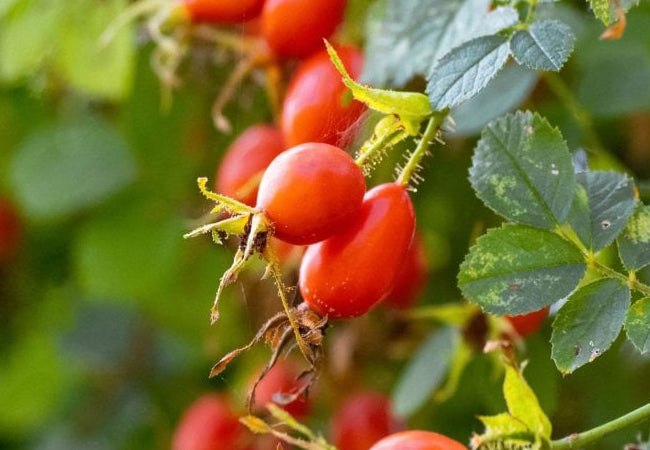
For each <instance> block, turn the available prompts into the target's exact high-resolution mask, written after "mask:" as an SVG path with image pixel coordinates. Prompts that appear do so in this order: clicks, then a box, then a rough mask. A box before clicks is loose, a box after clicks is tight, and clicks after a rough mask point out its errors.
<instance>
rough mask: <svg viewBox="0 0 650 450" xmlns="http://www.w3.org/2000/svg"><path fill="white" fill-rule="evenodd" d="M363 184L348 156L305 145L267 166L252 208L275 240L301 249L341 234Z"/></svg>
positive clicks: (359, 198)
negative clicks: (260, 214)
mask: <svg viewBox="0 0 650 450" xmlns="http://www.w3.org/2000/svg"><path fill="white" fill-rule="evenodd" d="M365 189H366V182H365V180H364V178H363V174H362V173H361V170H360V169H359V167H358V166H357V165H356V164H355V162H354V160H353V159H352V157H350V155H348V154H347V153H345V152H344V151H343V150H341V149H340V148H338V147H334V146H332V145H329V144H320V143H308V144H302V145H298V146H297V147H293V148H291V149H289V150H286V151H284V152H282V153H281V154H280V155H279V156H278V157H277V158H275V159H274V160H273V162H272V163H271V165H269V167H268V169H266V172H264V176H263V177H262V182H261V183H260V188H259V194H258V195H257V207H258V208H261V209H263V210H264V211H265V213H266V216H267V218H268V219H269V220H270V221H271V222H272V223H273V225H274V228H275V236H276V237H277V238H278V239H282V240H283V241H285V242H289V243H290V244H296V245H307V244H313V243H315V242H319V241H322V240H323V239H325V238H327V237H329V236H331V235H332V234H334V233H336V232H338V231H340V230H341V229H343V228H345V227H346V226H347V225H348V223H349V222H350V221H351V220H352V219H353V218H354V217H355V216H356V215H357V213H358V212H359V210H360V208H361V202H362V200H363V194H364V191H365Z"/></svg>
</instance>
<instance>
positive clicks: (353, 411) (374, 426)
mask: <svg viewBox="0 0 650 450" xmlns="http://www.w3.org/2000/svg"><path fill="white" fill-rule="evenodd" d="M402 428H403V427H402V424H401V423H400V422H399V421H398V420H397V419H396V418H395V417H394V416H393V413H392V410H391V403H390V401H389V400H388V399H387V398H386V397H385V396H383V395H381V394H379V393H376V392H359V393H357V394H355V395H352V396H350V397H348V398H347V400H346V401H345V403H343V404H342V405H341V407H340V408H339V409H338V410H337V411H336V412H335V414H334V417H333V419H332V440H333V442H334V445H335V446H336V448H337V449H338V450H368V449H369V448H370V447H371V446H372V444H374V443H375V442H377V441H379V440H380V439H381V438H383V437H385V436H388V435H389V434H391V433H395V432H396V431H398V430H400V429H402Z"/></svg>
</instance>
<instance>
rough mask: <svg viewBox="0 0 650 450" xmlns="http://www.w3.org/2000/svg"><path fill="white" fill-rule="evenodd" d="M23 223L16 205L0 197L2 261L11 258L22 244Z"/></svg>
mask: <svg viewBox="0 0 650 450" xmlns="http://www.w3.org/2000/svg"><path fill="white" fill-rule="evenodd" d="M20 235H21V223H20V218H19V217H18V213H17V211H16V209H15V208H14V205H13V204H12V203H11V202H9V200H6V199H3V198H0V263H1V262H4V261H8V260H10V259H11V258H12V257H13V256H14V255H15V254H16V252H17V251H18V247H19V246H20Z"/></svg>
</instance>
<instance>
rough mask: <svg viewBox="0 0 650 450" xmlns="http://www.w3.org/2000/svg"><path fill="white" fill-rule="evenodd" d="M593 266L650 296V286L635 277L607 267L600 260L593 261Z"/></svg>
mask: <svg viewBox="0 0 650 450" xmlns="http://www.w3.org/2000/svg"><path fill="white" fill-rule="evenodd" d="M592 267H594V268H595V269H596V270H598V271H599V272H601V273H602V274H604V275H606V276H608V277H612V278H616V279H618V280H621V281H622V282H623V283H625V284H627V285H628V286H629V287H630V289H634V290H635V291H638V292H641V293H642V294H643V295H646V296H650V286H648V285H647V284H644V283H641V282H640V281H638V280H637V279H635V278H631V277H627V276H625V275H624V274H622V273H620V272H617V271H615V270H614V269H612V268H611V267H607V266H606V265H604V264H602V263H599V262H598V261H593V262H592Z"/></svg>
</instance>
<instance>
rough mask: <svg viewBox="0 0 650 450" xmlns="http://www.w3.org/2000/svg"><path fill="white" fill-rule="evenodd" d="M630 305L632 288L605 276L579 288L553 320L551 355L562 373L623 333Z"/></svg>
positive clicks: (589, 357)
mask: <svg viewBox="0 0 650 450" xmlns="http://www.w3.org/2000/svg"><path fill="white" fill-rule="evenodd" d="M629 306H630V289H629V288H628V287H627V286H626V285H624V284H622V283H621V282H620V281H618V280H615V279H611V278H603V279H600V280H598V281H594V282H593V283H590V284H587V285H585V286H583V287H581V288H580V289H578V290H577V291H576V292H575V293H574V294H573V295H572V296H571V298H570V299H569V301H568V302H567V303H566V304H565V305H564V306H563V307H562V309H560V312H559V313H558V315H557V318H556V319H555V321H554V322H553V335H552V337H551V344H552V345H553V350H552V353H551V356H552V358H553V361H555V365H556V366H557V368H558V369H559V370H560V371H561V372H562V373H571V372H573V371H574V370H576V369H578V368H580V367H582V366H584V365H585V364H587V363H590V362H591V361H593V360H594V359H596V358H597V357H598V356H600V355H602V354H603V352H605V351H606V350H607V349H608V348H609V347H610V346H611V345H612V343H613V342H614V341H615V340H616V338H617V336H618V335H619V333H620V331H621V328H622V327H623V322H624V321H625V314H626V313H627V310H628V307H629Z"/></svg>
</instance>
